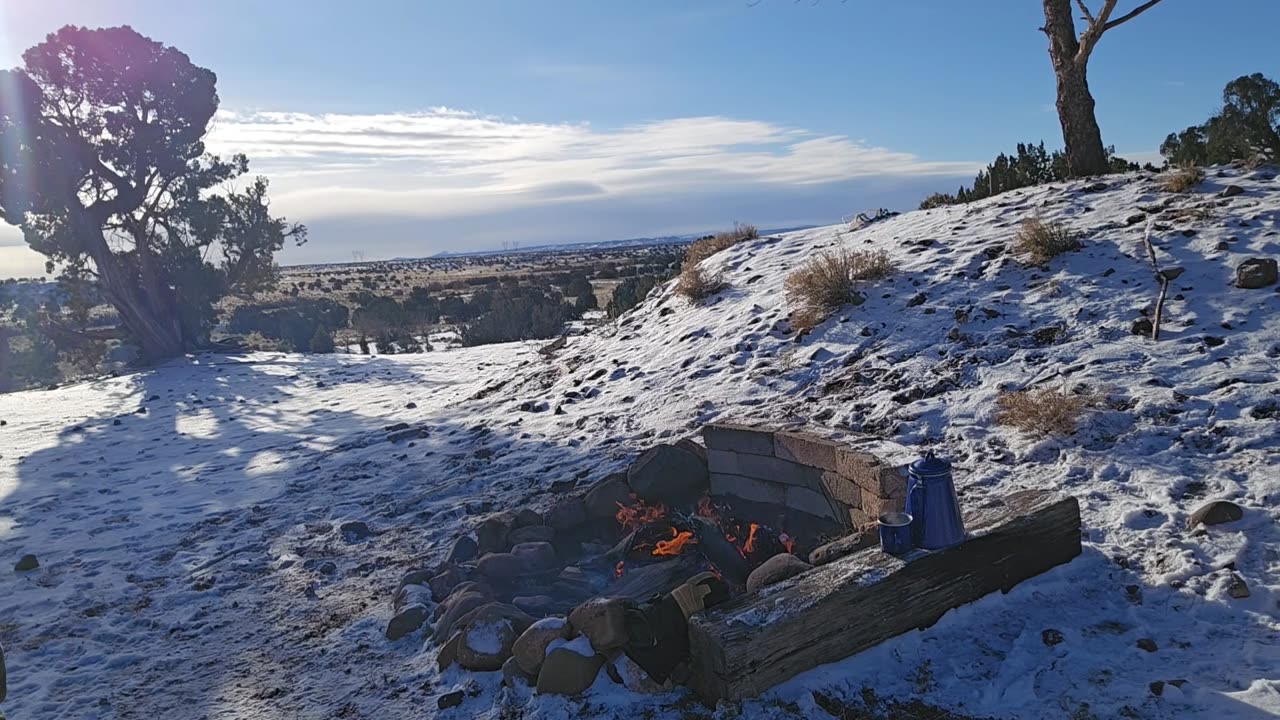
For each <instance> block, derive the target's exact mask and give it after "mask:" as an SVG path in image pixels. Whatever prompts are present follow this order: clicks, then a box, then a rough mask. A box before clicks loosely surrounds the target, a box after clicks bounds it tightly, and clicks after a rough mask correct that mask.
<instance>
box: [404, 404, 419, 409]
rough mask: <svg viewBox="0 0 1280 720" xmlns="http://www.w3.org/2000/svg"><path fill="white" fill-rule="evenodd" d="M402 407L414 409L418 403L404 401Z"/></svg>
mask: <svg viewBox="0 0 1280 720" xmlns="http://www.w3.org/2000/svg"><path fill="white" fill-rule="evenodd" d="M404 408H405V409H406V410H416V409H417V408H418V403H416V402H407V403H405V404H404Z"/></svg>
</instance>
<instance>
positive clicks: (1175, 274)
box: [1160, 265, 1187, 281]
mask: <svg viewBox="0 0 1280 720" xmlns="http://www.w3.org/2000/svg"><path fill="white" fill-rule="evenodd" d="M1186 271H1187V269H1186V268H1183V267H1177V266H1176V265H1175V266H1173V267H1167V268H1161V269H1160V277H1162V278H1164V279H1165V280H1169V281H1173V280H1177V279H1178V278H1180V277H1182V274H1183V273H1185V272H1186Z"/></svg>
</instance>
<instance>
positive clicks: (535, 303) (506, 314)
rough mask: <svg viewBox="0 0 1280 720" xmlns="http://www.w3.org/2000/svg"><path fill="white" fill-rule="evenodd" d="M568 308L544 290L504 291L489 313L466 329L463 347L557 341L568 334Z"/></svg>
mask: <svg viewBox="0 0 1280 720" xmlns="http://www.w3.org/2000/svg"><path fill="white" fill-rule="evenodd" d="M568 314H569V313H568V308H567V307H566V306H565V304H564V302H563V300H562V299H561V297H560V296H559V294H558V293H554V292H551V291H548V290H546V289H544V288H540V287H531V286H522V287H516V288H502V289H501V290H499V291H497V292H495V293H493V294H492V295H491V296H490V298H489V309H488V311H487V312H485V313H484V314H483V315H481V316H479V317H478V318H476V319H475V320H473V321H471V322H469V323H467V324H466V325H464V326H463V327H462V344H463V345H485V344H488V343H500V342H511V341H513V340H534V339H541V338H549V337H555V336H556V335H559V334H560V333H561V332H562V331H563V330H564V323H565V320H566V319H567V318H568Z"/></svg>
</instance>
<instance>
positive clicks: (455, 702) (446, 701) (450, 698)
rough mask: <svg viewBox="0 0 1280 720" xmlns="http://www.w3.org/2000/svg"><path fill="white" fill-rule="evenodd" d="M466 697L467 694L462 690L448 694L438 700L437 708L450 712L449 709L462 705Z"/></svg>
mask: <svg viewBox="0 0 1280 720" xmlns="http://www.w3.org/2000/svg"><path fill="white" fill-rule="evenodd" d="M464 697H466V694H465V693H463V692H462V691H461V690H454V691H453V692H447V693H445V694H443V695H441V696H440V697H439V699H437V700H436V708H437V709H439V710H448V709H449V708H454V707H458V706H459V705H461V704H462V700H463V698H464Z"/></svg>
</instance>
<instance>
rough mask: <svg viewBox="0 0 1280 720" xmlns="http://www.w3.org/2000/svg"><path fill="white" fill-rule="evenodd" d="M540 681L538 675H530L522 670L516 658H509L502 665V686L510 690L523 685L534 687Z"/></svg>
mask: <svg viewBox="0 0 1280 720" xmlns="http://www.w3.org/2000/svg"><path fill="white" fill-rule="evenodd" d="M537 681H538V678H537V676H536V675H530V674H529V673H527V672H525V671H524V670H522V669H521V668H520V663H518V662H516V659H515V656H512V657H509V658H507V661H506V662H504V663H502V684H503V685H506V686H507V687H509V688H513V687H518V686H519V685H521V684H524V685H528V686H530V687H532V686H533V684H534V683H536V682H537Z"/></svg>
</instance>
